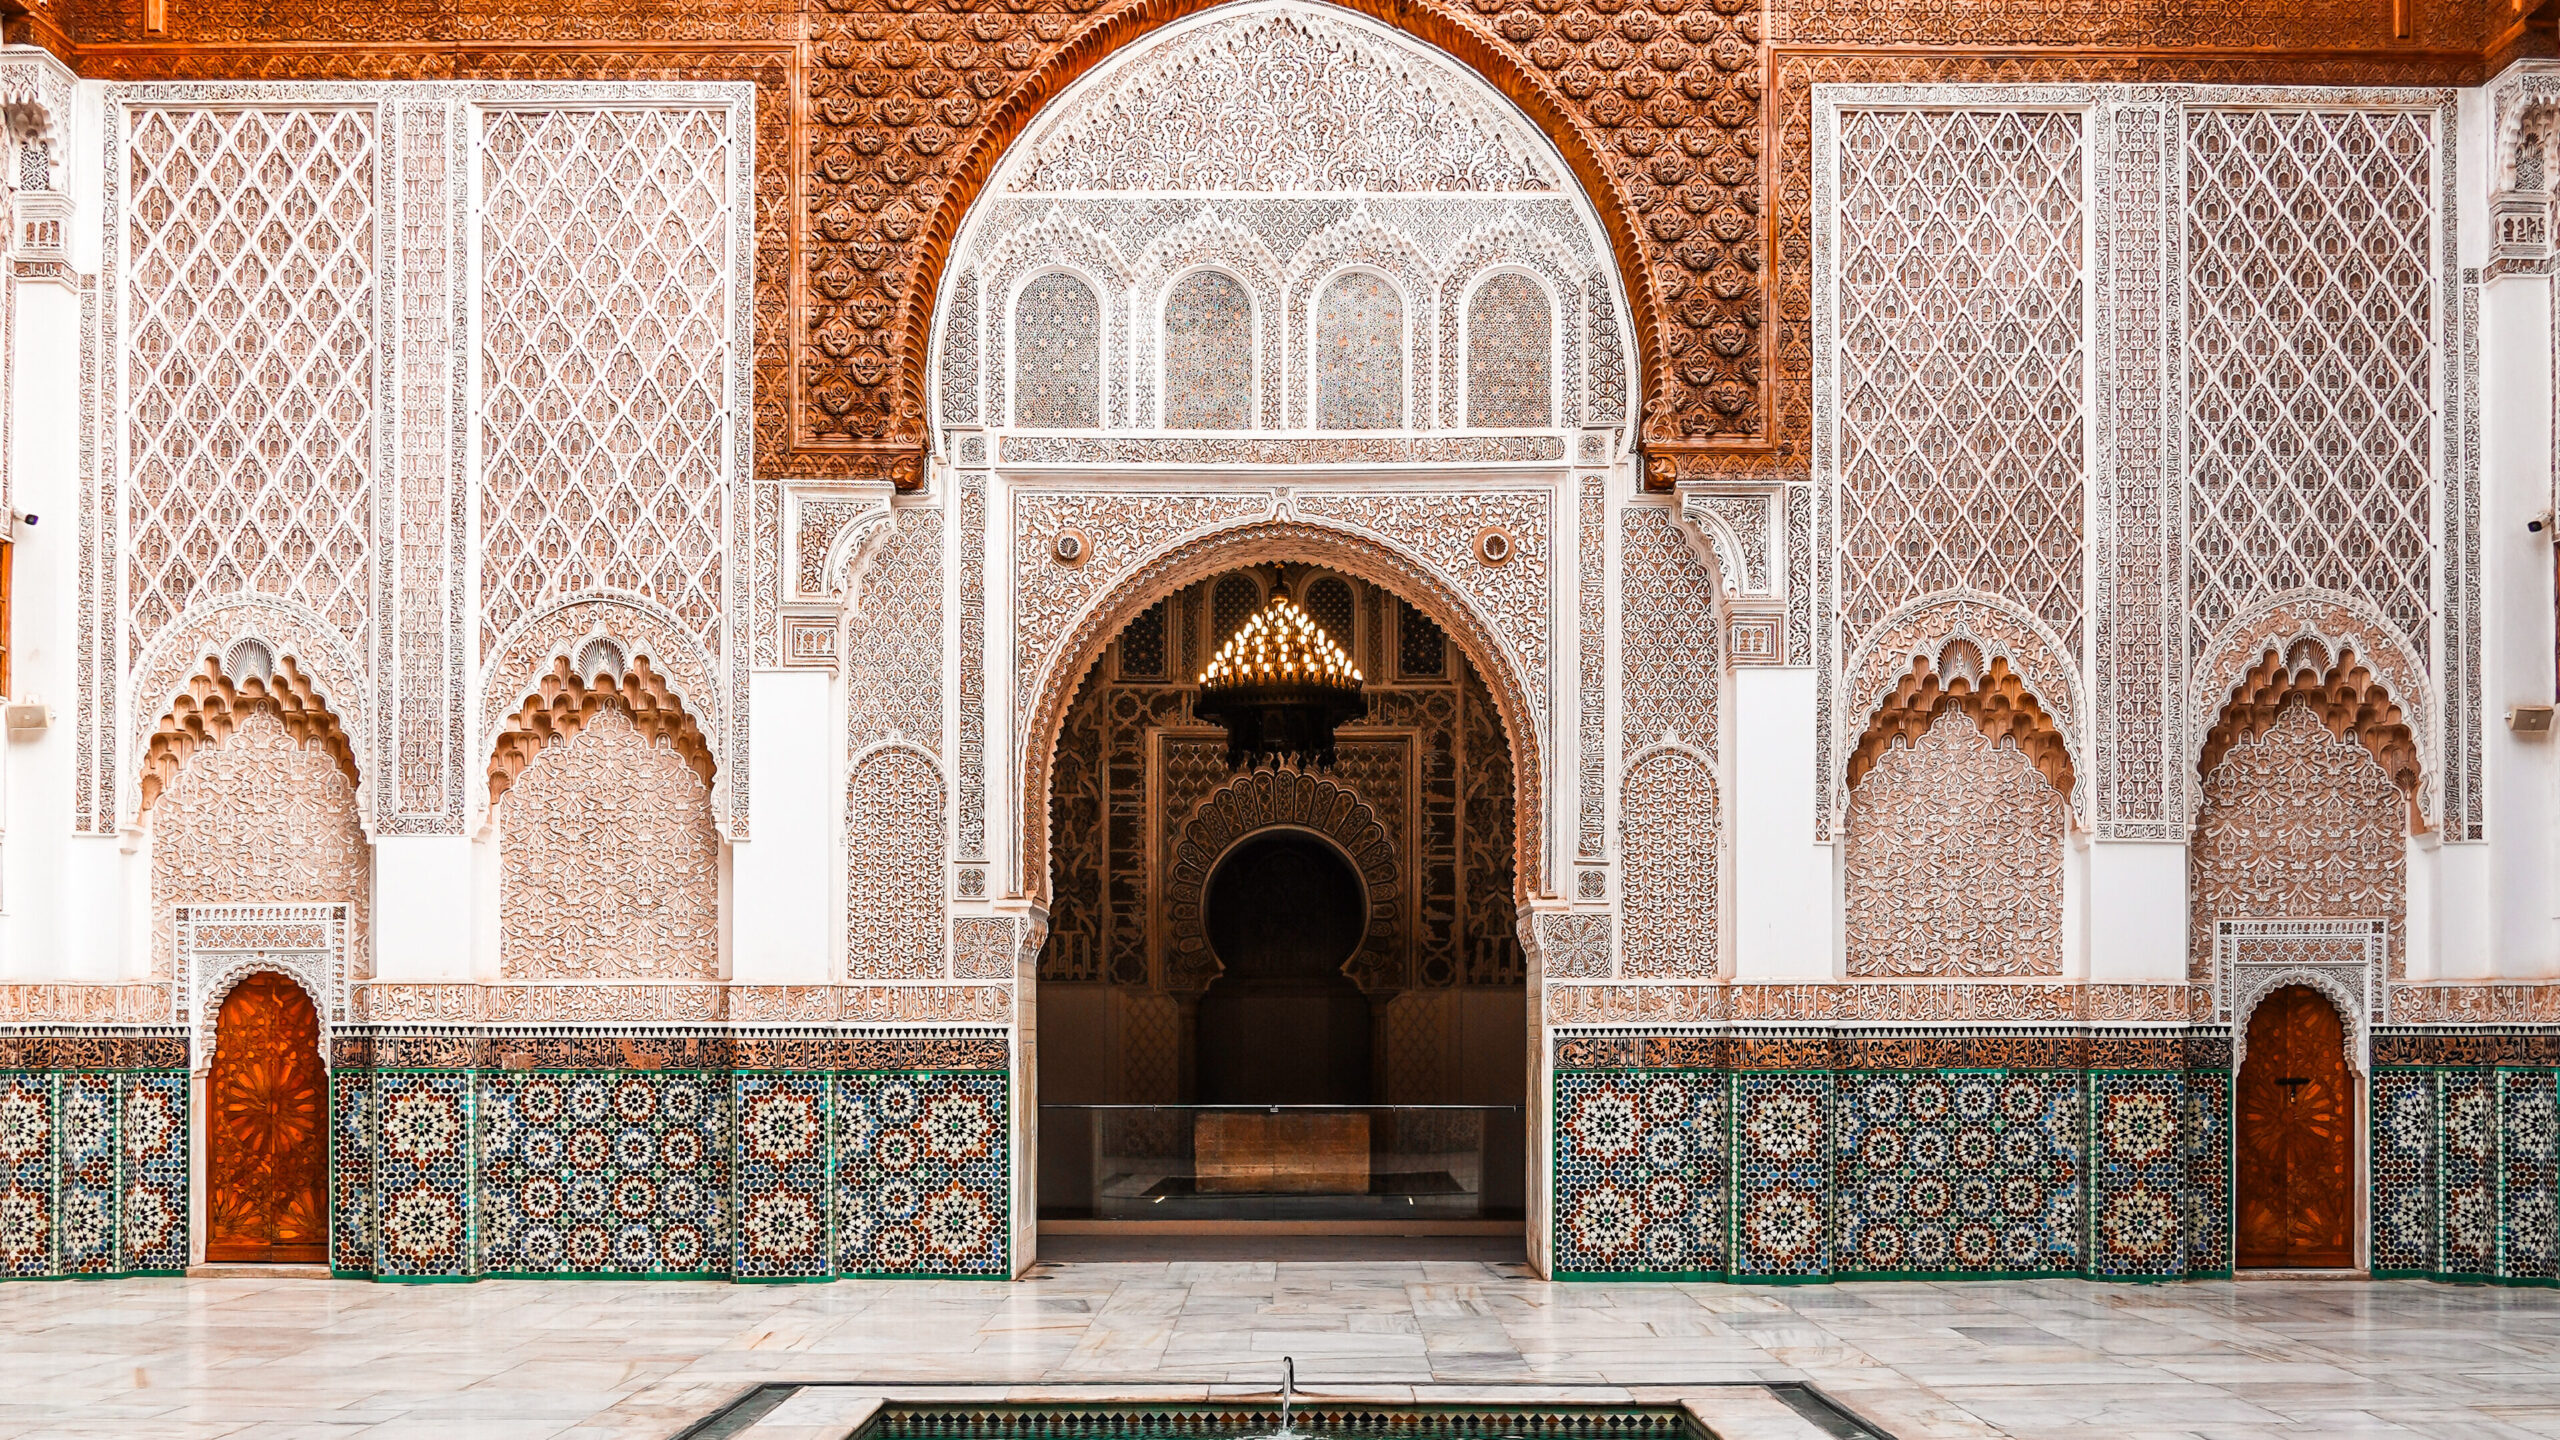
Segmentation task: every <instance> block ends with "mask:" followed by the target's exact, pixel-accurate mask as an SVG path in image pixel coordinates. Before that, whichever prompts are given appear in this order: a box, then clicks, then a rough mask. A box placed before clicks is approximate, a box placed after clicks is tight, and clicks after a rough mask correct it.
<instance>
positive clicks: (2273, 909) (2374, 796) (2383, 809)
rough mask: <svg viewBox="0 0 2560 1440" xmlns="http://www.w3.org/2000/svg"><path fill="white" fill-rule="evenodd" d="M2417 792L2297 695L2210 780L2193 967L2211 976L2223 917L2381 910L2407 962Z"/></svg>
mask: <svg viewBox="0 0 2560 1440" xmlns="http://www.w3.org/2000/svg"><path fill="white" fill-rule="evenodd" d="M2408 813H2409V809H2408V799H2407V797H2406V796H2405V795H2403V794H2402V793H2401V791H2400V788H2399V787H2398V786H2396V785H2394V784H2392V783H2391V777H2390V776H2388V775H2385V774H2384V773H2383V771H2382V766H2381V764H2380V763H2379V762H2377V761H2376V760H2375V759H2374V758H2373V756H2372V754H2371V753H2370V752H2368V751H2367V750H2366V749H2365V748H2364V747H2363V746H2362V745H2360V744H2358V743H2356V742H2355V741H2354V740H2349V739H2343V738H2340V737H2339V736H2336V735H2333V734H2331V733H2330V732H2329V728H2328V727H2327V726H2325V725H2323V724H2321V723H2320V719H2319V717H2318V715H2316V714H2315V713H2314V712H2313V711H2312V708H2311V706H2310V705H2309V704H2308V703H2305V702H2302V701H2288V702H2286V704H2285V706H2284V708H2283V709H2281V710H2279V711H2278V712H2277V714H2276V719H2275V723H2274V724H2273V725H2271V726H2269V727H2268V728H2267V729H2266V731H2265V732H2264V733H2263V734H2261V735H2259V736H2258V737H2256V738H2255V739H2254V740H2242V741H2241V742H2240V743H2239V744H2236V745H2233V746H2232V747H2231V748H2230V749H2229V750H2227V751H2225V752H2224V753H2223V756H2222V762H2221V763H2220V764H2218V765H2216V766H2215V767H2214V769H2213V773H2212V774H2210V775H2207V776H2206V777H2205V779H2204V803H2203V805H2202V806H2201V807H2199V808H2198V810H2197V812H2196V829H2195V838H2194V840H2193V841H2192V842H2191V843H2190V845H2189V847H2188V852H2187V853H2188V874H2189V888H2190V893H2191V895H2192V899H2191V901H2190V905H2191V907H2192V908H2191V914H2192V917H2193V923H2194V939H2193V941H2192V942H2191V945H2190V949H2189V953H2188V973H2189V974H2190V975H2191V976H2194V977H2197V978H2199V979H2201V978H2204V977H2208V976H2210V975H2211V974H2212V973H2213V972H2212V966H2213V923H2214V922H2215V921H2217V920H2310V919H2324V918H2336V919H2351V918H2368V919H2383V920H2387V921H2389V922H2390V925H2391V939H2390V947H2391V969H2392V973H2394V974H2397V973H2399V972H2400V970H2401V967H2402V945H2403V941H2402V936H2401V924H2402V918H2403V916H2404V915H2405V914H2406V913H2407V906H2408V846H2407V842H2406V838H2405V837H2406V835H2407V829H2408V823H2407V817H2408Z"/></svg>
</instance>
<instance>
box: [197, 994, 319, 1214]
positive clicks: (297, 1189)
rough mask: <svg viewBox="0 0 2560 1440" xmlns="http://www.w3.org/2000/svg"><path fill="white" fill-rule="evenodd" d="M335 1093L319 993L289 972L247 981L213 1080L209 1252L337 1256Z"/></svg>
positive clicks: (221, 1037) (208, 1134)
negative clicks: (332, 1148) (332, 1205)
mask: <svg viewBox="0 0 2560 1440" xmlns="http://www.w3.org/2000/svg"><path fill="white" fill-rule="evenodd" d="M328 1094H329V1085H328V1078H327V1075H326V1073H325V1072H324V1071H323V1070H322V1069H321V1068H320V1017H319V1016H318V1014H316V1013H315V1012H314V1011H313V1010H312V1008H311V999H310V997H309V996H307V995H304V994H303V993H302V987H301V986H299V985H296V984H294V983H293V982H292V981H290V980H287V979H285V978H284V977H283V976H281V975H252V976H250V977H249V978H248V979H246V980H243V981H241V982H240V984H239V986H238V988H236V989H234V990H233V991H232V992H231V995H230V998H228V999H226V1000H224V1001H223V1002H222V1011H221V1014H220V1016H219V1017H218V1018H217V1020H216V1022H215V1027H214V1045H213V1073H212V1075H211V1076H210V1078H209V1079H208V1081H207V1083H206V1096H205V1111H206V1117H207V1118H206V1126H205V1152H206V1153H205V1159H206V1172H207V1173H206V1176H205V1211H206V1221H207V1224H206V1232H205V1245H204V1254H205V1258H206V1259H207V1260H224V1261H243V1260H247V1261H295V1262H303V1263H309V1262H316V1261H325V1260H327V1259H328V1258H329V1134H328V1127H327V1121H326V1116H327V1113H328Z"/></svg>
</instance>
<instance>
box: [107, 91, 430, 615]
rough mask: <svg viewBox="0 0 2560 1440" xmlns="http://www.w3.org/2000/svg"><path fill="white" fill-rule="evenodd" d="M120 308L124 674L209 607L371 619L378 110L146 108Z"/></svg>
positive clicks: (140, 122)
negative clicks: (170, 629) (126, 615)
mask: <svg viewBox="0 0 2560 1440" xmlns="http://www.w3.org/2000/svg"><path fill="white" fill-rule="evenodd" d="M132 123H133V139H132V143H131V145H130V146H129V147H128V149H127V152H126V154H127V157H128V158H127V162H126V163H127V165H128V167H129V168H128V171H127V180H128V183H129V187H130V188H129V193H130V195H131V197H132V198H131V202H130V204H129V206H128V208H127V212H126V213H127V216H128V219H127V223H126V231H125V244H126V255H127V258H126V261H125V276H126V280H125V287H124V295H123V297H122V298H123V303H124V307H125V315H126V323H127V327H128V328H127V331H126V333H127V334H128V335H130V337H131V340H130V342H129V344H128V346H127V348H126V351H125V358H124V379H125V384H126V387H127V390H128V394H129V396H130V403H129V404H128V405H127V406H126V409H125V413H126V415H127V417H128V419H127V421H126V424H127V429H126V432H125V437H124V438H125V448H126V464H127V466H128V469H127V474H128V475H129V477H130V484H129V486H128V494H129V497H130V498H129V500H128V502H127V503H128V504H129V505H130V507H131V508H130V511H129V514H128V523H129V524H130V526H131V527H132V532H131V533H132V539H133V543H132V548H131V551H130V555H131V559H130V561H129V565H130V570H129V573H128V576H127V584H128V586H129V589H130V604H131V607H132V612H131V618H132V623H131V625H130V626H129V627H128V629H127V631H126V635H127V645H128V658H129V659H131V658H138V657H139V656H140V655H141V653H142V648H143V646H144V645H145V644H146V643H147V642H148V641H149V640H150V639H151V638H152V637H153V636H155V635H157V634H158V633H159V632H160V631H161V630H162V629H164V628H165V627H166V626H168V625H169V624H170V622H171V621H173V620H175V619H176V618H177V617H178V616H179V615H181V614H183V613H185V611H186V609H187V607H188V606H190V605H191V604H194V603H196V602H197V601H200V600H202V599H204V598H206V597H208V596H215V595H230V594H238V593H242V592H256V593H260V594H266V595H277V596H283V597H285V598H287V599H292V600H298V601H301V602H302V603H304V604H307V605H309V606H310V607H311V608H312V609H314V610H316V611H318V612H319V613H320V614H322V615H324V616H326V617H328V619H329V621H330V623H331V624H332V625H334V626H335V627H336V628H337V629H338V631H339V633H341V634H343V635H344V636H346V637H347V638H348V640H349V641H351V642H352V643H353V644H354V646H355V648H356V650H357V651H358V653H363V652H364V650H365V648H366V644H367V641H366V632H367V630H368V628H369V625H370V620H371V602H370V599H369V585H368V579H367V573H368V572H367V567H366V556H367V550H368V543H369V538H368V537H369V536H370V533H371V530H372V526H373V520H372V507H373V464H374V456H373V441H372V436H373V412H374V383H375V374H374V337H375V336H376V335H377V334H378V333H379V332H380V330H381V328H382V325H381V317H380V316H379V315H378V314H377V313H376V309H377V306H376V291H375V275H374V271H375V259H376V257H375V253H374V252H375V233H374V229H375V222H374V211H375V202H376V198H377V197H376V194H375V190H376V183H377V159H376V157H377V150H376V144H375V135H374V116H373V112H372V110H370V109H369V108H349V109H323V108H304V107H281V106H279V107H264V108H256V109H243V110H223V109H214V108H210V107H206V108H189V109H184V110H161V109H151V108H137V109H135V110H134V111H133V112H132Z"/></svg>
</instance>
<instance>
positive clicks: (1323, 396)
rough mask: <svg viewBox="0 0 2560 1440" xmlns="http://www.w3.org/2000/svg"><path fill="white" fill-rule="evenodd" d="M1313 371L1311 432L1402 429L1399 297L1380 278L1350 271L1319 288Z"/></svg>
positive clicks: (1401, 307) (1401, 306) (1401, 312)
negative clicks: (1314, 428) (1313, 423)
mask: <svg viewBox="0 0 2560 1440" xmlns="http://www.w3.org/2000/svg"><path fill="white" fill-rule="evenodd" d="M1315 371H1316V426H1317V428H1319V429H1323V430H1393V429H1396V428H1397V427H1399V426H1401V425H1403V424H1404V297H1403V296H1402V295H1400V294H1398V293H1397V292H1396V287H1395V286H1394V285H1393V284H1392V283H1390V282H1389V281H1388V279H1387V277H1386V276H1384V275H1380V274H1378V273H1377V272H1375V271H1371V270H1353V271H1350V272H1347V273H1345V274H1342V275H1338V276H1336V277H1334V280H1333V282H1332V283H1331V284H1329V285H1327V286H1325V287H1324V295H1323V297H1322V298H1321V299H1320V300H1318V301H1317V303H1316V364H1315Z"/></svg>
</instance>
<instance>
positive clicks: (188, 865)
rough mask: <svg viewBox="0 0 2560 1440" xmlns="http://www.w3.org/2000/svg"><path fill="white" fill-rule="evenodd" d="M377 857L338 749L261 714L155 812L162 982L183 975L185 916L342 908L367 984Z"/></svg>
mask: <svg viewBox="0 0 2560 1440" xmlns="http://www.w3.org/2000/svg"><path fill="white" fill-rule="evenodd" d="M372 894H373V883H372V848H371V846H370V845H369V843H368V842H367V840H366V838H365V833H364V826H363V823H362V822H361V821H360V820H359V819H358V816H357V810H356V793H355V787H354V786H353V785H351V784H349V783H348V780H347V775H346V772H345V771H344V770H343V769H341V768H339V764H338V762H337V760H336V759H335V758H334V757H333V756H331V754H330V753H329V751H328V749H326V748H325V747H323V746H321V745H319V744H316V743H314V744H302V743H299V742H297V741H296V740H295V739H294V738H293V736H292V735H291V734H289V733H287V732H286V730H285V727H284V722H283V720H281V719H280V718H279V717H278V716H277V715H276V713H275V712H274V711H273V710H271V709H268V708H265V707H263V706H261V707H260V708H258V709H256V710H253V711H251V712H250V713H249V714H248V716H247V717H246V718H245V719H243V720H242V721H241V722H240V725H239V728H238V729H236V730H233V731H232V732H231V734H230V736H229V737H228V738H226V739H224V740H223V741H222V742H221V743H219V744H217V745H213V746H209V747H206V748H204V749H200V750H198V751H197V752H196V753H195V754H194V755H192V756H190V757H189V758H188V760H187V763H186V768H185V769H184V770H182V771H181V772H180V773H179V775H178V778H177V779H176V780H175V781H174V782H172V783H171V784H170V785H169V787H168V788H167V789H166V790H164V791H163V792H162V793H161V795H160V799H159V802H158V803H157V804H155V805H153V806H152V807H151V913H152V929H153V944H152V951H151V965H152V974H153V976H154V977H155V978H159V979H168V978H171V977H173V976H174V975H176V973H177V963H176V962H177V954H176V949H175V946H176V931H175V928H174V926H173V925H172V922H171V911H172V909H173V908H174V907H176V906H179V905H223V904H246V905H283V904H313V903H342V904H345V905H347V906H348V907H350V913H351V914H352V916H353V922H352V923H351V924H350V926H349V927H348V928H349V931H350V933H349V935H348V947H349V957H348V958H349V971H350V973H351V974H356V975H362V974H365V973H367V967H366V963H365V956H366V955H367V954H368V953H369V952H368V951H367V950H366V948H365V918H364V917H365V915H366V913H367V906H368V904H369V903H370V901H371V898H372Z"/></svg>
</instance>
